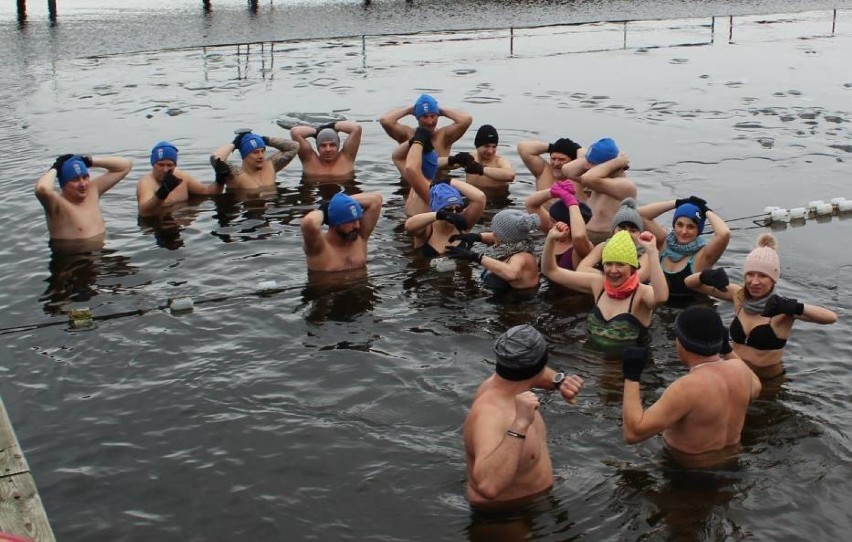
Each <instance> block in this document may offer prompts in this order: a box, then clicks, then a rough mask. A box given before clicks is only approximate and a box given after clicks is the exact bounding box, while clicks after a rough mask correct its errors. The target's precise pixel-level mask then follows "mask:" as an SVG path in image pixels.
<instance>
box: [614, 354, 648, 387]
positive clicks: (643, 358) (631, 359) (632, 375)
mask: <svg viewBox="0 0 852 542" xmlns="http://www.w3.org/2000/svg"><path fill="white" fill-rule="evenodd" d="M647 362H648V348H647V347H645V346H628V347H627V348H625V349H624V352H622V353H621V372H622V373H624V379H625V380H633V381H634V382H639V381H640V380H641V379H642V370H643V369H644V368H645V363H647Z"/></svg>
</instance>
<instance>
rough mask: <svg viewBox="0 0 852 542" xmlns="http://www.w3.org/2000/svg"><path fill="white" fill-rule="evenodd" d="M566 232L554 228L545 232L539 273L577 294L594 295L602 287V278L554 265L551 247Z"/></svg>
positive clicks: (598, 275)
mask: <svg viewBox="0 0 852 542" xmlns="http://www.w3.org/2000/svg"><path fill="white" fill-rule="evenodd" d="M567 235H568V232H567V231H560V230H559V228H557V227H556V226H554V227H552V228H551V229H550V231H549V232H547V238H546V239H545V240H544V251H543V252H542V254H541V272H542V273H544V276H546V277H547V278H548V279H550V280H551V281H553V282H555V283H556V284H559V285H562V286H565V287H566V288H570V289H572V290H576V291H578V292H584V293H587V294H595V293H596V292H597V291H599V290H600V289H601V288H602V287H603V277H602V275H600V274H596V273H578V272H577V271H571V270H569V269H563V268H561V267H559V266H558V265H557V263H556V256H555V254H554V253H553V247H554V245H556V241H558V240H560V239H564V238H565V237H566V236H567Z"/></svg>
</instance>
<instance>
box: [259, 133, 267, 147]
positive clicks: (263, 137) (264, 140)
mask: <svg viewBox="0 0 852 542" xmlns="http://www.w3.org/2000/svg"><path fill="white" fill-rule="evenodd" d="M260 139H262V140H263V144H264V145H266V146H267V147H268V146H269V138H268V137H266V136H260Z"/></svg>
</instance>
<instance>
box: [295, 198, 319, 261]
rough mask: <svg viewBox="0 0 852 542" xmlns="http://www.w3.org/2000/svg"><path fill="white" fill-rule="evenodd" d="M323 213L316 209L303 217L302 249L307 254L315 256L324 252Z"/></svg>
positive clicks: (301, 223)
mask: <svg viewBox="0 0 852 542" xmlns="http://www.w3.org/2000/svg"><path fill="white" fill-rule="evenodd" d="M322 220H323V212H322V211H321V210H319V209H315V210H313V211H311V212H310V213H308V214H306V215H305V216H303V217H302V221H301V222H300V224H299V227H300V229H301V230H302V248H304V250H305V254H307V255H308V256H313V255H315V254H319V253H320V252H322V249H323V246H324V244H325V240H324V239H323V238H322Z"/></svg>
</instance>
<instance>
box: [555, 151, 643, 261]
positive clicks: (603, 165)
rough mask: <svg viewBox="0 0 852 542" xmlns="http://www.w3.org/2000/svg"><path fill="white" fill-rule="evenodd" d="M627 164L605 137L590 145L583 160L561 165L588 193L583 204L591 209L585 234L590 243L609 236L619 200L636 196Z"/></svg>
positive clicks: (625, 158) (621, 154)
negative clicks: (590, 217) (627, 171)
mask: <svg viewBox="0 0 852 542" xmlns="http://www.w3.org/2000/svg"><path fill="white" fill-rule="evenodd" d="M629 167H630V160H629V159H628V158H627V155H626V154H624V153H621V152H619V150H618V145H616V143H615V141H613V140H612V139H610V138H608V137H605V138H603V139H599V140H597V141H595V142H594V143H592V144H591V145H589V148H588V150H587V151H586V153H585V159H584V160H576V161H573V162H571V163H568V164H565V165H563V166H562V174H563V175H565V176H566V177H568V178H570V179H573V180H574V181H579V182H580V184H581V185H582V189H583V191H584V192H587V193H588V194H589V197H588V199H587V200H586V203H587V204H588V206H589V207H590V208H591V209H592V219H591V220H589V223H588V224H587V225H586V234H587V235H588V236H589V240H590V241H591V242H592V243H593V244H598V243H602V242H604V241H606V240H607V239H609V238H610V237H611V236H612V219H613V217H614V216H615V213H617V212H618V209H619V208H620V207H621V201H622V200H623V199H624V198H635V197H636V184H635V183H634V182H633V181H632V180H630V179H629V178H628V177H627V175H626V174H625V171H626V170H627V169H628V168H629Z"/></svg>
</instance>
